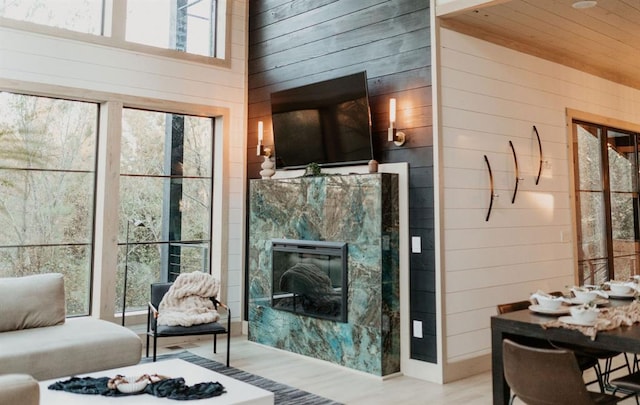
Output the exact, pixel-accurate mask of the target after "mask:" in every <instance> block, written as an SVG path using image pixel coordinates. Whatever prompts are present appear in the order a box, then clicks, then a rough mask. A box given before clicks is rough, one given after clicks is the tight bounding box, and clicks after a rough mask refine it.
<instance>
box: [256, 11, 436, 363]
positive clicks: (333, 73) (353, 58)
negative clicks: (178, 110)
mask: <svg viewBox="0 0 640 405" xmlns="http://www.w3.org/2000/svg"><path fill="white" fill-rule="evenodd" d="M428 3H429V2H422V1H415V0H396V1H386V0H305V1H302V0H297V1H293V0H260V1H258V0H252V1H249V37H248V43H249V49H248V55H249V59H248V120H247V126H248V138H247V139H248V140H247V142H248V144H247V175H248V178H249V179H251V178H258V177H259V170H260V162H261V161H262V158H260V157H258V156H256V149H255V145H256V143H257V122H258V121H259V120H262V121H264V123H265V134H264V143H265V145H266V146H271V145H272V144H273V135H272V133H271V129H270V125H271V118H270V116H271V108H270V103H269V99H270V94H271V93H272V92H274V91H279V90H283V89H287V88H291V87H297V86H302V85H305V84H310V83H314V82H317V81H321V80H327V79H331V78H335V77H339V76H343V75H347V74H352V73H356V72H359V71H363V70H366V72H367V79H368V88H369V102H370V107H371V115H372V135H373V149H374V156H375V158H376V160H378V161H379V162H380V163H396V162H408V163H409V188H410V190H409V193H410V198H409V209H410V213H409V215H410V220H409V222H410V223H411V227H410V229H409V230H408V232H409V233H410V236H420V237H421V238H422V248H423V250H422V253H421V254H411V255H410V259H411V260H410V262H411V265H410V267H411V268H410V272H411V274H412V275H411V279H412V282H411V288H412V290H411V303H412V304H411V308H410V311H411V317H412V319H416V320H422V321H423V333H424V336H425V337H424V338H423V339H412V341H411V352H412V358H415V359H418V360H425V361H430V362H435V361H436V358H437V355H436V336H435V330H436V328H435V325H436V324H435V322H436V317H435V268H434V266H435V265H434V263H435V260H434V246H435V243H434V240H433V238H434V231H433V223H434V221H433V218H434V214H433V207H434V205H433V129H432V120H433V119H432V117H433V112H432V102H431V66H430V63H431V50H430V27H429V22H430V20H429V16H430V10H429V5H428ZM390 97H396V98H397V100H398V128H399V129H400V130H402V131H403V132H405V133H406V134H407V137H408V140H407V142H406V144H405V145H404V146H402V147H398V146H396V145H394V144H393V143H390V142H388V141H387V127H388V119H389V111H388V100H389V98H390ZM276 154H277V151H276ZM404 253H405V254H409V253H408V252H404Z"/></svg>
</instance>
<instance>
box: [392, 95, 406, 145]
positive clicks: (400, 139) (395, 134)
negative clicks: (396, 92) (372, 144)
mask: <svg viewBox="0 0 640 405" xmlns="http://www.w3.org/2000/svg"><path fill="white" fill-rule="evenodd" d="M388 134H389V142H393V143H395V144H396V145H397V146H402V145H404V142H405V139H406V135H405V133H404V132H400V131H397V130H396V99H395V98H390V99H389V132H388Z"/></svg>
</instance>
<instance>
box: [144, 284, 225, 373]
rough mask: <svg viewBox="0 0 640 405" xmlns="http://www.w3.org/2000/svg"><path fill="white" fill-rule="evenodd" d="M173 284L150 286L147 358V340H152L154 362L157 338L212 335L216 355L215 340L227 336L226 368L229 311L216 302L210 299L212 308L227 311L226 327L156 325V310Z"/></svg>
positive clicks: (214, 299) (219, 325)
mask: <svg viewBox="0 0 640 405" xmlns="http://www.w3.org/2000/svg"><path fill="white" fill-rule="evenodd" d="M172 284H173V283H153V284H151V300H150V302H149V308H148V311H147V357H149V338H150V337H152V338H153V361H156V349H157V346H158V344H157V341H158V338H161V337H175V336H195V335H213V352H214V353H217V338H218V335H220V334H226V335H227V367H229V352H230V348H231V347H230V341H231V310H230V309H229V307H228V306H226V305H224V304H223V303H221V302H220V301H218V300H217V298H216V297H211V298H210V299H211V301H212V302H213V305H214V308H215V309H216V310H217V309H218V307H219V306H221V307H223V308H224V309H225V310H226V311H227V325H226V327H225V326H223V325H222V324H220V323H218V322H209V323H204V324H196V325H193V326H179V325H178V326H167V325H158V322H157V319H158V316H159V314H160V312H159V310H158V308H159V307H160V302H161V301H162V298H163V297H164V295H165V294H166V293H167V291H169V288H170V287H171V285H172Z"/></svg>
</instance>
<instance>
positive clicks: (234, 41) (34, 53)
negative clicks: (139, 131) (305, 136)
mask: <svg viewBox="0 0 640 405" xmlns="http://www.w3.org/2000/svg"><path fill="white" fill-rule="evenodd" d="M230 2H231V5H230V13H231V18H230V23H231V29H230V31H228V32H230V47H231V49H230V52H229V51H227V52H226V54H227V55H230V64H229V66H214V65H212V64H206V63H198V62H194V61H181V60H177V59H172V58H167V57H163V56H154V55H149V54H145V53H142V52H139V51H134V50H126V49H119V48H114V47H109V46H105V45H104V44H100V43H99V41H96V43H88V42H83V41H77V40H74V39H69V38H61V37H56V36H50V35H46V30H44V31H43V32H44V34H43V33H33V32H28V31H24V30H20V29H14V28H13V26H12V25H7V26H0V89H4V90H13V91H15V90H18V91H20V90H23V91H25V92H33V91H43V92H45V93H48V94H56V93H58V95H59V96H64V95H67V94H68V95H71V96H78V95H80V96H82V95H84V96H86V97H88V98H91V99H96V98H97V99H103V98H104V100H105V101H109V100H119V99H122V98H123V97H124V99H125V100H135V102H136V103H144V102H145V101H146V100H148V101H149V102H150V103H152V104H154V105H160V106H162V105H166V106H167V108H170V107H171V106H172V105H175V104H176V103H177V104H180V103H188V104H192V105H193V107H194V108H195V109H196V110H198V109H202V110H203V111H204V110H211V108H213V109H214V110H215V109H219V110H220V111H225V114H226V115H228V117H226V118H228V119H227V121H228V122H225V124H224V125H225V126H226V128H225V135H226V136H225V138H224V139H223V140H222V142H221V143H220V144H218V145H217V146H216V147H217V148H218V147H221V149H217V150H216V157H217V158H218V162H217V164H219V165H220V169H221V170H222V173H224V179H216V186H219V185H221V187H220V189H219V191H220V193H218V194H217V195H216V196H215V198H216V201H215V205H216V206H222V207H226V208H225V209H224V210H221V211H219V213H218V214H217V215H218V218H217V221H218V222H217V223H215V224H214V226H215V228H214V231H213V233H214V239H215V240H218V241H219V243H218V245H219V246H216V247H214V249H213V250H214V254H215V253H216V252H217V253H222V254H223V255H224V257H214V258H213V259H214V260H213V262H212V263H214V264H213V266H215V263H219V264H220V265H221V266H223V267H224V268H222V269H219V268H213V271H214V272H218V271H220V272H221V274H222V275H223V277H224V279H225V281H226V283H227V292H226V300H227V302H228V303H229V304H230V306H231V310H232V314H233V315H234V320H239V319H240V316H241V313H242V312H241V299H242V296H241V295H242V290H243V289H242V262H243V256H244V253H243V250H242V249H243V248H242V246H243V243H244V237H243V232H244V201H245V198H244V194H245V190H244V188H245V166H246V165H245V155H246V146H245V143H246V139H245V134H246V60H247V58H246V31H247V27H246V19H247V18H246V8H247V4H246V3H247V2H246V1H245V0H232V1H230ZM202 107H204V108H202ZM220 159H222V161H220ZM219 173H220V171H219V172H218V174H219ZM221 230H222V234H221V235H220V233H221ZM216 238H217V239H216ZM225 252H226V253H225ZM223 298H224V297H223Z"/></svg>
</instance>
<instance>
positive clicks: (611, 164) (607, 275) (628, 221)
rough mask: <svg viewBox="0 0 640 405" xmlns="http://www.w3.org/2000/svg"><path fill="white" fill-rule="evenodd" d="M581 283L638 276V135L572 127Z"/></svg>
mask: <svg viewBox="0 0 640 405" xmlns="http://www.w3.org/2000/svg"><path fill="white" fill-rule="evenodd" d="M573 134H574V143H575V144H576V147H575V148H574V160H575V167H576V181H575V185H576V197H577V203H578V204H577V207H576V208H577V210H576V211H577V213H578V215H577V218H578V264H579V268H580V282H581V283H586V284H601V283H603V282H604V281H607V280H610V279H618V280H626V279H628V278H629V277H631V276H633V275H636V274H640V260H639V259H640V228H639V221H638V212H639V210H638V208H639V206H638V169H639V167H638V143H639V137H640V135H639V134H637V133H633V132H628V131H622V130H618V129H614V128H609V127H606V126H602V125H595V124H590V123H585V122H578V121H574V122H573Z"/></svg>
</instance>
